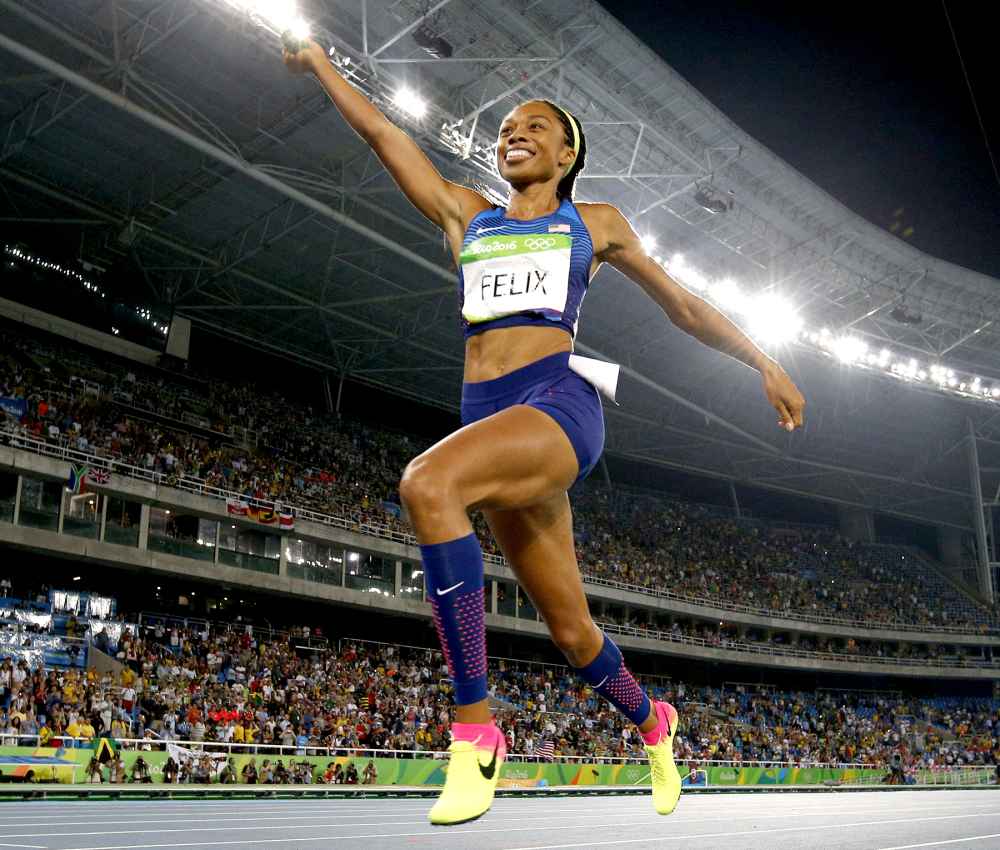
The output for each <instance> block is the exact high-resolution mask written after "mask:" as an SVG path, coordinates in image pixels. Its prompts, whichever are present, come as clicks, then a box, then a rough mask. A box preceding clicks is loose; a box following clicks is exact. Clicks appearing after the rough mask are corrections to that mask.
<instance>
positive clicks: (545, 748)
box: [535, 738, 556, 761]
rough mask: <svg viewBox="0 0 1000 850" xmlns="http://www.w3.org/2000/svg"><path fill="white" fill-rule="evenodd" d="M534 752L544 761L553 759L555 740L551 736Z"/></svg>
mask: <svg viewBox="0 0 1000 850" xmlns="http://www.w3.org/2000/svg"><path fill="white" fill-rule="evenodd" d="M535 752H536V753H537V754H538V755H539V756H541V757H542V758H543V759H545V760H546V761H553V760H554V759H555V756H556V745H555V742H554V741H553V740H552V739H551V738H548V739H547V740H545V741H543V742H542V743H541V745H540V746H539V747H538V749H537V750H536V751H535Z"/></svg>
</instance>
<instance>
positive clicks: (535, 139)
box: [497, 100, 574, 185]
mask: <svg viewBox="0 0 1000 850" xmlns="http://www.w3.org/2000/svg"><path fill="white" fill-rule="evenodd" d="M573 159H574V154H573V148H572V146H570V145H568V144H566V129H565V127H564V126H563V123H562V121H560V120H559V117H558V116H557V114H556V112H555V110H553V108H552V107H551V106H549V105H548V104H547V103H542V102H541V101H537V100H531V101H528V102H527V103H522V104H521V105H520V106H518V107H517V108H516V109H514V110H513V111H512V112H511V113H510V114H508V115H507V117H506V118H504V120H503V123H501V125H500V136H499V139H498V141H497V168H498V169H499V171H500V176H501V177H503V178H504V180H506V181H507V182H508V183H510V184H511V185H524V184H528V183H544V182H546V181H549V180H552V179H553V178H555V179H556V182H557V183H558V181H559V180H561V179H562V178H563V176H564V175H565V174H566V170H567V169H568V168H569V166H570V165H571V164H572V162H573Z"/></svg>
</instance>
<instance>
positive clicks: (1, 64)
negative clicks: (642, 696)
mask: <svg viewBox="0 0 1000 850" xmlns="http://www.w3.org/2000/svg"><path fill="white" fill-rule="evenodd" d="M248 5H253V4H246V3H244V4H240V3H238V2H236V0H103V2H100V3H98V2H90V0H87V2H84V1H83V0H0V17H2V19H3V25H2V28H0V72H2V74H3V85H2V86H0V116H2V117H0V121H2V125H3V126H2V130H3V135H2V136H0V139H2V142H0V144H2V148H0V184H2V187H3V189H4V192H3V193H2V194H0V197H2V198H3V200H2V201H0V203H3V204H4V205H5V206H6V208H7V209H8V213H7V215H13V214H15V213H16V215H17V216H20V217H22V218H24V219H29V218H30V219H37V220H38V225H39V227H40V228H44V227H45V222H46V221H65V220H72V221H77V220H79V222H80V229H81V246H82V247H81V257H82V259H85V260H88V261H89V262H92V263H94V264H98V265H101V264H102V261H108V260H109V259H110V260H114V259H115V258H116V257H119V256H120V255H121V254H123V253H128V254H130V255H131V256H132V257H133V258H134V260H135V261H136V262H137V263H139V264H140V265H141V267H142V269H143V277H144V280H143V281H140V282H139V283H138V284H137V285H138V286H139V287H140V288H141V287H147V288H148V292H147V295H148V298H149V300H150V302H151V304H152V306H153V309H154V312H159V313H160V315H161V316H164V317H165V316H167V315H169V313H170V311H171V310H176V312H177V314H179V315H183V316H187V317H190V319H191V320H192V322H194V323H195V324H196V325H199V326H202V327H205V328H208V329H210V330H213V331H215V332H218V333H221V334H225V335H228V336H230V337H232V338H238V339H241V340H244V341H250V342H252V343H254V344H257V345H259V346H261V347H262V348H265V349H268V350H272V351H276V352H280V353H282V354H284V355H286V356H289V357H291V358H293V359H295V360H297V361H299V362H302V363H308V364H312V365H315V366H319V367H323V368H329V369H330V370H333V371H335V372H336V373H339V374H341V375H347V376H348V377H350V378H352V379H356V380H361V381H366V382H369V383H372V384H377V385H380V386H382V387H385V388H387V389H389V390H391V391H393V392H396V393H399V394H402V395H405V396H411V397H419V398H421V399H426V400H429V401H431V402H433V403H435V404H439V405H442V406H449V407H452V408H454V407H457V403H458V398H459V388H460V382H461V374H462V372H461V367H462V342H461V335H460V333H459V332H458V312H457V297H456V284H455V281H454V272H453V269H452V268H451V260H450V258H449V257H448V256H447V254H446V252H445V250H444V246H443V244H442V239H441V236H440V234H438V233H437V231H436V230H435V229H434V227H433V226H432V225H430V224H429V223H427V222H426V221H424V220H423V219H422V218H421V217H420V216H419V214H417V213H416V211H415V210H413V209H412V208H411V207H410V206H409V204H408V203H407V202H406V201H405V200H404V199H403V198H402V197H401V196H400V195H399V193H398V191H397V190H396V188H395V186H394V185H393V183H392V182H391V180H390V179H389V178H388V176H387V175H386V174H385V172H384V171H383V170H382V168H381V167H380V165H379V163H378V162H377V161H376V160H375V159H374V158H373V156H372V155H371V153H370V152H369V151H368V149H367V147H366V146H365V145H364V144H363V143H362V142H361V140H360V139H359V138H357V137H356V136H355V135H354V133H353V132H351V131H350V130H349V129H348V128H347V127H346V125H345V124H344V122H343V120H342V119H340V117H339V116H338V115H337V114H336V112H335V110H334V109H333V107H332V106H331V105H330V104H329V102H328V100H327V98H326V96H325V95H324V93H323V92H322V91H321V89H320V88H319V86H318V85H317V84H316V83H315V81H313V80H311V79H305V78H294V77H291V76H290V75H289V74H288V73H287V72H286V71H285V69H284V67H283V66H282V63H281V61H280V58H279V43H278V40H277V38H276V37H275V36H274V35H273V34H272V33H271V32H268V31H267V30H266V29H264V28H262V27H260V26H257V25H256V24H255V23H254V22H252V21H251V19H250V17H249V16H248V15H247V14H246V10H245V8H244V9H242V10H241V9H240V8H239V7H240V6H243V7H246V6H248ZM265 5H266V4H264V3H258V4H257V6H258V7H263V6H265ZM300 9H301V12H302V14H303V15H304V16H305V17H306V19H307V20H308V21H309V22H310V24H311V26H312V31H313V32H314V33H317V34H318V37H319V38H320V40H321V41H324V42H326V43H328V44H330V45H332V46H333V47H335V48H336V55H335V56H334V60H333V61H335V62H337V63H338V64H339V65H340V67H341V69H342V70H343V71H344V73H346V74H349V75H350V77H351V78H352V79H353V80H354V82H355V83H356V85H358V86H359V88H361V89H362V90H363V91H365V92H366V93H368V94H370V95H371V96H373V97H374V98H375V99H376V101H377V102H378V103H379V104H380V105H381V106H382V107H383V108H385V109H386V110H387V111H388V112H389V114H390V115H391V117H392V118H393V120H396V121H398V122H399V123H400V124H401V125H402V126H404V127H405V128H406V129H407V130H408V131H410V132H411V133H412V134H414V135H415V136H416V137H417V138H418V140H419V141H420V143H421V144H422V145H423V146H424V148H425V150H427V151H428V153H429V155H430V156H431V158H432V159H433V161H434V162H435V164H436V165H437V166H438V167H439V168H440V170H441V171H442V172H443V173H444V174H445V175H446V176H447V177H449V178H451V179H454V180H456V181H459V182H464V183H467V184H470V185H474V184H479V185H482V186H484V187H489V188H490V189H491V190H493V191H494V193H495V194H496V196H497V197H502V192H503V186H502V184H501V183H500V181H499V180H498V178H497V177H496V176H495V173H494V172H493V169H492V165H491V163H492V157H493V150H492V146H493V144H494V142H495V133H496V129H497V127H498V125H499V121H500V119H501V117H502V115H503V114H504V113H505V112H506V111H507V110H508V109H510V108H511V107H512V106H513V105H514V104H516V103H517V102H519V101H521V100H524V99H528V98H534V97H546V98H551V99H553V100H556V101H557V102H559V103H561V104H563V105H565V106H566V107H567V108H568V109H571V110H572V111H574V112H575V113H576V114H577V115H579V116H580V117H581V118H582V120H583V124H584V127H585V129H586V132H587V139H588V147H589V152H588V164H587V169H586V171H585V172H584V173H583V174H582V175H581V179H580V181H579V183H578V199H580V200H603V201H607V202H610V203H613V204H616V205H617V206H619V207H620V208H621V209H622V210H623V212H625V214H626V215H627V216H628V217H629V218H630V219H631V220H632V221H633V223H634V225H635V227H636V229H637V230H638V231H639V232H640V233H642V234H644V235H650V236H653V237H655V239H656V240H657V244H658V246H662V247H660V248H658V250H661V251H662V252H663V254H665V255H671V256H672V255H673V254H675V253H680V254H683V256H684V258H685V262H687V263H690V264H691V265H692V266H694V267H697V268H698V269H699V270H701V272H702V273H703V274H704V275H705V276H706V277H707V278H709V279H711V280H723V279H726V278H732V279H733V280H736V281H738V283H739V286H740V289H741V291H743V292H745V293H748V294H749V295H751V296H754V297H757V296H760V295H761V294H764V293H774V294H779V295H780V296H782V298H783V299H785V301H786V302H788V303H790V304H792V305H794V307H795V309H796V310H797V312H798V313H799V315H800V316H801V317H802V318H803V320H804V321H805V323H806V325H807V326H808V327H810V328H813V329H814V330H816V331H819V330H820V329H821V328H826V329H828V333H829V335H830V336H831V338H839V335H843V334H847V333H849V334H851V335H853V337H854V338H856V339H859V340H861V341H863V343H864V344H866V345H867V346H868V349H867V350H869V351H873V352H874V351H878V350H879V349H882V348H885V349H887V350H888V351H887V353H886V354H885V355H882V358H883V359H882V360H881V361H880V362H878V363H875V367H876V368H872V365H871V364H872V362H873V359H874V358H872V357H871V356H869V358H868V361H867V364H866V362H865V361H864V358H861V361H860V363H854V364H853V365H845V363H843V362H841V360H842V359H849V358H841V359H838V357H837V356H834V355H835V354H836V353H837V352H836V348H835V347H834V348H833V349H829V347H828V350H824V349H823V346H822V345H814V344H812V343H811V342H810V341H809V339H807V338H806V337H798V338H797V339H796V341H794V342H793V343H791V344H789V345H787V346H785V347H783V348H778V349H774V351H775V353H776V354H777V355H778V356H779V358H780V359H781V360H782V362H783V363H785V365H786V367H787V368H788V369H789V371H790V372H791V373H792V374H793V376H794V377H795V378H796V379H797V380H798V381H799V383H800V385H801V387H802V389H803V391H804V393H805V395H806V397H807V399H808V404H809V406H808V408H807V426H806V429H805V431H804V433H799V434H795V435H787V434H784V433H782V432H781V431H779V430H778V428H777V427H776V416H775V414H774V413H773V411H772V410H771V409H770V407H769V406H768V405H767V404H766V402H765V401H764V399H763V396H762V394H761V392H760V389H759V386H758V382H757V380H756V377H755V376H754V375H753V373H752V372H750V371H749V370H747V369H745V368H744V367H742V366H741V365H740V364H737V363H735V362H733V361H730V360H728V359H727V358H725V357H722V356H720V355H718V354H716V353H715V352H712V351H710V350H707V349H705V348H703V347H702V346H699V345H698V344H696V343H695V342H694V341H692V340H691V339H689V338H687V337H686V336H684V335H683V334H681V333H680V332H678V331H676V330H675V329H673V328H672V327H671V326H670V325H669V323H668V322H667V320H666V319H665V318H664V317H663V315H662V314H661V313H660V311H659V310H658V309H657V308H656V307H655V306H654V304H653V303H652V302H651V301H649V300H648V299H647V298H646V296H645V295H643V294H642V293H641V292H640V291H639V289H638V288H636V287H634V286H632V285H631V284H629V283H628V282H627V281H625V280H624V279H623V278H622V277H621V276H620V275H619V274H618V273H617V272H615V271H613V270H610V269H605V270H602V271H601V272H600V273H599V274H598V276H597V278H596V279H595V280H594V282H593V285H592V287H591V290H592V291H591V292H590V294H589V296H588V298H587V300H586V302H585V304H584V308H583V312H582V320H581V332H580V336H579V340H578V351H580V353H584V354H590V355H592V356H597V357H602V358H605V359H608V360H614V361H616V362H620V363H622V364H623V367H624V375H625V376H624V378H623V386H622V390H621V392H620V394H619V397H620V401H621V402H622V403H621V406H620V407H618V406H614V405H609V406H608V407H607V418H608V449H609V450H610V451H612V452H615V453H617V454H619V455H622V456H626V457H629V458H633V459H636V460H641V461H645V462H649V463H654V464H663V465H665V466H669V467H675V468H680V469H684V470H688V471H693V472H697V473H704V474H708V475H712V476H718V477H722V478H729V479H733V480H737V481H741V482H746V483H750V484H753V485H756V486H760V487H765V488H772V489H775V490H780V491H783V492H786V493H794V494H802V495H804V496H809V497H819V498H822V499H827V500H830V501H833V502H837V503H840V504H843V505H846V506H853V507H858V508H864V509H870V510H874V511H884V512H888V513H891V514H896V515H899V516H904V517H910V518H913V519H917V520H922V521H928V522H933V523H936V524H944V525H951V526H955V527H956V528H960V529H965V530H975V531H977V532H978V534H977V537H978V538H979V540H980V541H981V543H982V544H984V543H985V539H986V538H985V534H987V533H988V531H986V530H984V526H983V525H982V523H981V522H980V520H981V519H982V511H978V512H977V511H976V510H974V509H973V505H974V504H975V503H976V502H977V500H978V502H979V503H981V504H984V505H985V506H987V508H989V507H990V506H991V505H996V504H997V498H998V495H1000V494H998V492H997V485H998V483H1000V403H998V402H997V401H994V400H993V398H992V397H991V396H990V395H989V392H990V387H991V386H992V384H993V382H994V381H995V382H996V384H997V386H998V387H1000V354H998V352H1000V323H997V322H996V319H997V317H998V315H1000V282H998V281H997V280H995V279H992V278H989V277H987V276H984V275H982V274H977V273H975V272H973V271H970V270H968V269H964V268H960V267H957V266H955V265H951V264H949V263H946V262H943V261H940V260H937V259H935V258H933V257H930V256H927V255H925V254H923V253H921V252H920V251H918V250H916V249H915V248H913V247H912V246H911V245H909V244H908V243H906V242H904V241H902V240H900V239H897V238H895V237H893V236H891V235H890V234H888V233H887V232H885V231H883V230H881V229H879V228H876V227H874V226H873V225H871V224H870V223H868V222H867V221H865V220H863V219H862V218H860V217H859V216H857V215H856V214H854V213H852V212H851V211H850V210H848V209H846V208H845V207H844V206H842V205H841V204H840V203H838V202H837V201H835V200H834V199H833V198H832V197H830V196H829V195H828V194H826V193H825V192H823V191H822V190H821V189H819V188H818V187H817V186H815V185H814V184H812V183H811V182H810V181H809V180H808V179H806V178H805V177H804V176H803V175H801V174H799V173H797V172H796V171H795V170H794V169H793V168H791V167H790V166H789V165H788V164H787V163H785V162H783V161H781V160H780V159H779V158H778V157H776V156H775V155H774V154H773V153H771V152H770V151H769V150H767V149H766V148H765V147H764V146H763V145H761V144H760V143H758V142H757V141H755V140H754V139H753V138H750V137H749V136H748V135H747V134H746V133H744V132H743V131H742V130H740V128H739V127H737V126H735V125H734V124H733V122H732V121H730V120H729V119H727V118H726V117H725V116H724V115H722V114H721V113H720V112H719V111H718V110H717V109H715V108H714V107H713V106H712V105H711V104H710V103H709V102H708V101H707V100H706V99H705V98H704V97H702V96H701V95H700V94H699V93H698V92H697V91H696V90H695V89H694V88H693V87H692V86H691V85H689V84H688V83H687V82H686V81H685V80H684V79H682V78H681V77H680V76H679V75H678V74H677V73H676V72H674V71H673V70H672V69H671V68H670V67H669V66H668V65H667V64H665V63H664V62H663V61H662V60H661V59H660V58H659V57H658V56H657V55H656V54H654V53H653V51H651V50H650V49H649V48H648V47H647V46H646V45H644V44H643V43H642V41H641V40H640V38H639V37H638V36H637V35H636V34H634V33H632V32H630V31H628V30H627V29H626V28H624V27H623V26H622V25H621V24H620V23H619V22H618V21H617V20H616V19H615V18H613V17H612V16H611V15H610V14H608V13H607V12H606V11H605V10H604V9H602V8H601V7H600V6H599V5H598V4H596V3H594V2H590V0H509V2H505V3H503V4H498V3H496V2H489V0H440V1H439V2H430V0H325V1H324V2H320V0H304V1H303V2H302V3H301V4H300ZM403 87H408V89H409V90H410V91H411V92H413V91H416V92H419V93H420V94H421V95H422V96H423V97H424V98H425V99H426V101H427V105H428V112H427V114H426V116H425V117H423V118H421V119H416V118H413V117H412V116H411V115H410V114H409V112H408V110H410V109H411V106H412V105H411V104H407V103H406V102H405V101H404V100H401V99H400V94H399V93H400V89H401V88H403ZM403 96H404V97H405V96H406V95H405V94H404V95H403ZM410 96H411V97H412V95H410ZM887 132H891V128H887ZM815 144H818V145H822V144H823V139H822V137H817V138H816V139H815ZM815 341H816V336H815V335H814V336H813V338H812V342H815ZM831 352H832V353H831ZM890 357H891V359H892V360H894V361H895V360H896V359H897V358H898V359H900V360H901V367H900V368H901V371H899V372H897V373H896V374H894V375H893V374H886V372H885V370H884V369H882V368H878V367H880V366H887V365H889V364H888V363H887V360H886V358H890ZM909 358H914V360H915V361H919V364H920V366H919V368H920V369H921V374H923V370H924V369H925V368H930V367H931V366H933V365H937V364H943V366H944V367H948V368H951V369H954V370H956V371H957V372H959V373H961V374H962V375H966V374H967V375H969V376H971V375H976V376H981V380H982V381H983V382H985V383H984V384H982V385H980V384H976V385H975V386H974V387H970V391H969V392H968V393H966V394H965V395H962V396H960V395H955V394H948V392H946V391H942V390H941V389H940V388H939V386H938V384H934V383H931V382H928V381H926V380H924V379H923V378H920V379H918V377H917V375H916V374H915V372H909V371H907V368H908V367H907V366H906V363H908V362H909ZM893 368H895V367H894V366H893ZM912 369H913V370H916V369H917V366H912ZM969 380H970V381H971V377H970V379H969ZM940 383H941V384H943V385H944V384H945V383H946V382H945V381H943V380H942V381H941V382H940ZM963 387H964V382H963ZM983 387H984V388H985V393H984V394H982V395H978V396H975V395H974V394H973V392H972V391H973V390H975V391H976V392H978V391H979V390H980V389H981V388H983ZM945 390H947V386H945ZM956 392H957V390H956ZM997 394H998V395H1000V391H998V393H997ZM970 435H974V437H975V439H970ZM973 450H977V451H978V454H979V461H978V467H979V474H978V475H970V469H971V468H974V467H973V466H970V464H971V463H972V461H973V460H974V457H973ZM973 479H977V480H978V484H979V486H980V487H981V488H983V494H982V495H980V496H975V495H974V491H975V484H976V483H977V482H976V481H975V480H973ZM977 513H978V515H979V518H980V519H979V520H977V519H976V518H975V517H976V515H977ZM974 526H975V528H974ZM981 548H982V547H981Z"/></svg>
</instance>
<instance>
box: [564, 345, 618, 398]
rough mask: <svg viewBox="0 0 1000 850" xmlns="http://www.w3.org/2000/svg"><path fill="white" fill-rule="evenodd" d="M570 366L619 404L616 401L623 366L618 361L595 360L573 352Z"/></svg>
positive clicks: (605, 395)
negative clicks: (619, 376)
mask: <svg viewBox="0 0 1000 850" xmlns="http://www.w3.org/2000/svg"><path fill="white" fill-rule="evenodd" d="M569 368H570V369H572V370H573V371H574V372H576V374H577V375H579V376H580V377H581V378H583V379H584V380H585V381H589V382H590V383H591V384H593V385H594V386H595V387H596V388H597V390H598V392H600V394H601V395H603V396H604V397H605V398H607V399H609V400H611V401H614V402H615V404H618V402H617V401H615V393H616V392H617V391H618V375H619V373H620V372H621V368H622V367H621V366H619V365H618V364H617V363H607V362H605V361H604V360H595V359H594V358H593V357H581V356H580V355H579V354H571V355H570V356H569Z"/></svg>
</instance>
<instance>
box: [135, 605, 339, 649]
mask: <svg viewBox="0 0 1000 850" xmlns="http://www.w3.org/2000/svg"><path fill="white" fill-rule="evenodd" d="M138 624H139V626H141V627H142V628H145V629H155V628H156V626H158V625H161V626H163V627H164V628H165V629H167V630H170V629H173V628H181V629H202V628H203V627H205V626H209V627H211V628H213V629H214V630H215V631H216V632H218V631H219V630H222V631H225V632H234V633H236V634H242V633H244V632H246V630H247V629H250V633H251V634H252V635H253V637H255V638H257V639H258V640H269V641H273V640H278V641H282V642H285V641H289V640H294V641H296V642H297V643H298V642H301V641H305V644H304V645H305V646H307V647H319V646H329V644H330V641H329V640H328V639H327V638H326V637H318V636H313V635H310V636H309V637H306V636H305V635H302V634H301V633H300V634H296V633H295V630H294V629H292V630H288V629H275V628H271V627H270V626H267V627H265V626H255V625H251V624H249V623H231V622H225V621H220V620H206V619H204V618H203V617H178V616H175V615H173V614H156V613H152V612H149V611H140V612H139V617H138ZM164 637H167V636H166V635H164Z"/></svg>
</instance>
